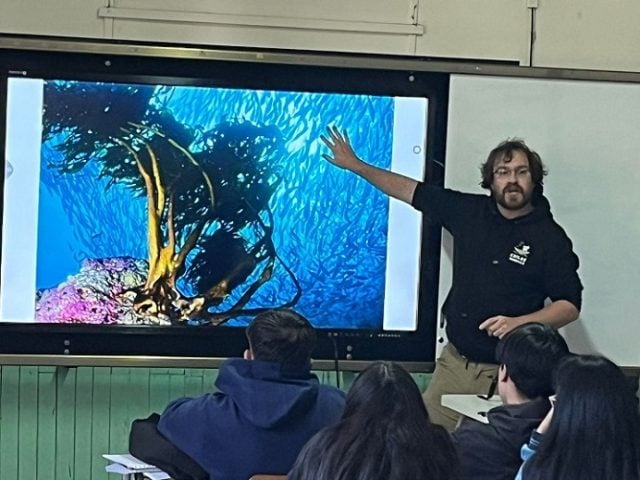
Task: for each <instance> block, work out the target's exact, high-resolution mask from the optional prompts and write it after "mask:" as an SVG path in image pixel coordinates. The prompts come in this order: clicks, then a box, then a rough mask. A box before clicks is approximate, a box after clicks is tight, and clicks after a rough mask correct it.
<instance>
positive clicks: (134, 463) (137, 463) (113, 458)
mask: <svg viewBox="0 0 640 480" xmlns="http://www.w3.org/2000/svg"><path fill="white" fill-rule="evenodd" d="M102 456H103V457H104V458H106V459H107V460H109V461H110V462H113V463H119V464H120V465H124V466H125V467H127V468H128V469H129V470H133V471H134V472H144V471H146V470H159V468H158V467H156V466H155V465H150V464H148V463H145V462H143V461H142V460H140V459H139V458H136V457H134V456H133V455H130V454H128V453H123V454H121V455H111V454H107V453H105V454H103V455H102Z"/></svg>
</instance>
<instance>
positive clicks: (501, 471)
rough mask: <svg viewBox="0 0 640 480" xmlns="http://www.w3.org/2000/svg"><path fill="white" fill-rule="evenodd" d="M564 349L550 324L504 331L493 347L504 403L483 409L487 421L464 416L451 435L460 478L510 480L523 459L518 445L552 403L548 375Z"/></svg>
mask: <svg viewBox="0 0 640 480" xmlns="http://www.w3.org/2000/svg"><path fill="white" fill-rule="evenodd" d="M568 353H569V348H568V347H567V343H566V342H565V341H564V339H563V338H562V336H561V335H560V334H559V333H558V332H557V331H556V330H555V329H553V328H552V327H550V326H548V325H542V324H540V323H528V324H525V325H522V326H520V327H516V328H515V329H514V330H512V331H511V332H509V333H508V334H507V335H506V336H504V337H503V338H502V339H501V340H500V342H499V343H498V346H497V348H496V357H497V359H498V361H499V362H500V368H499V370H498V392H499V393H500V398H501V399H502V402H503V404H504V405H501V406H499V407H495V408H492V409H491V410H489V412H488V413H487V420H488V421H489V423H488V424H484V423H480V422H478V421H476V420H472V419H470V418H463V420H462V422H461V424H460V426H459V427H458V429H457V430H456V431H455V432H453V434H452V435H451V437H452V439H453V443H454V445H455V446H456V449H457V451H458V457H459V459H460V463H461V466H462V478H463V479H465V480H503V479H504V480H507V479H508V480H511V479H513V478H514V477H515V476H516V473H517V472H518V468H519V467H520V465H521V464H522V460H521V459H520V448H521V447H522V445H523V444H525V443H526V442H527V441H528V440H529V437H530V435H531V432H532V431H533V430H534V429H535V428H536V427H537V426H538V425H539V424H540V422H541V421H542V419H543V418H544V417H545V415H546V414H547V412H548V411H549V408H550V407H551V405H550V404H549V400H548V397H549V396H550V395H552V394H553V385H552V383H553V382H552V376H553V371H554V370H555V368H556V366H557V365H558V363H559V361H560V360H561V359H562V358H564V357H565V356H566V355H568Z"/></svg>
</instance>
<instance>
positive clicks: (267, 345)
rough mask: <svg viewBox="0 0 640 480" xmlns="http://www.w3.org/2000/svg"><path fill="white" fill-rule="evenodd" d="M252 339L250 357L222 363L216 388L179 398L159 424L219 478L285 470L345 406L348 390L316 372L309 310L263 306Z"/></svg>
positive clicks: (249, 333) (236, 479) (253, 325)
mask: <svg viewBox="0 0 640 480" xmlns="http://www.w3.org/2000/svg"><path fill="white" fill-rule="evenodd" d="M247 338H248V340H249V349H248V350H246V351H245V353H244V359H229V360H227V361H225V362H224V363H223V364H222V366H221V367H220V371H219V373H218V378H217V380H216V383H215V385H216V387H217V389H218V392H215V393H209V394H206V395H203V396H201V397H199V398H182V399H179V400H176V401H174V402H173V403H171V404H170V405H169V406H168V407H167V408H166V410H165V411H164V413H163V414H162V415H161V417H160V421H159V423H158V430H159V431H160V433H161V434H162V435H164V437H166V438H167V439H168V440H169V441H170V442H171V443H173V445H175V446H176V447H177V448H178V449H180V450H182V452H184V453H186V454H187V455H188V456H189V457H191V458H192V459H193V460H195V461H196V462H197V463H198V464H200V465H201V466H202V468H203V469H204V470H206V471H207V473H208V474H209V476H210V478H212V479H215V480H246V479H248V478H249V477H251V476H252V475H254V474H256V473H265V474H286V473H287V472H288V471H289V470H290V469H291V467H292V466H293V463H294V461H295V459H296V457H297V455H298V453H299V452H300V450H301V449H302V447H303V446H304V444H305V443H306V442H307V441H308V440H309V439H310V438H311V437H312V436H313V435H314V434H315V433H317V432H318V431H319V430H321V429H322V428H324V427H326V426H328V425H330V424H333V423H334V422H336V421H337V420H338V419H339V417H340V415H341V414H342V410H343V408H344V402H345V400H344V397H345V396H344V393H343V392H341V391H340V390H338V389H336V388H334V387H330V386H326V385H321V384H320V383H319V382H318V378H317V377H316V376H315V375H313V374H312V373H311V372H310V358H311V352H312V350H313V348H314V346H315V341H316V334H315V331H314V329H313V327H312V326H311V325H310V323H309V322H308V320H306V319H305V318H304V317H302V316H301V315H299V314H297V313H295V312H293V311H291V310H272V311H269V312H266V313H262V314H260V315H258V316H257V317H256V318H255V319H254V320H253V322H252V323H251V324H250V325H249V327H248V328H247Z"/></svg>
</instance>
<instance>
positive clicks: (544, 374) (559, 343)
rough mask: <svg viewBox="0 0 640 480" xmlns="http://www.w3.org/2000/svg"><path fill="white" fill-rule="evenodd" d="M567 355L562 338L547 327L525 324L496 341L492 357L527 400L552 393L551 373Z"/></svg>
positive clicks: (566, 348)
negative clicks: (494, 354) (505, 370)
mask: <svg viewBox="0 0 640 480" xmlns="http://www.w3.org/2000/svg"><path fill="white" fill-rule="evenodd" d="M568 353H569V347H568V346H567V342H565V340H564V338H562V335H560V334H559V333H558V331H557V330H556V329H555V328H553V327H550V326H549V325H543V324H541V323H526V324H524V325H522V326H520V327H518V328H515V329H514V330H512V331H511V332H509V333H508V334H507V335H506V336H505V337H504V338H502V339H501V340H500V342H498V346H497V347H496V358H497V360H498V362H499V363H500V364H501V365H505V367H506V368H507V374H508V375H509V378H511V380H512V381H513V383H514V384H515V386H516V387H517V388H518V390H520V391H521V392H522V393H523V394H524V395H526V396H527V398H530V399H534V398H538V397H548V396H549V395H551V394H553V372H554V370H555V368H556V366H557V365H558V363H559V362H560V360H562V359H563V358H564V357H565V356H566V355H567V354H568Z"/></svg>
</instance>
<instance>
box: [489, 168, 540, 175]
mask: <svg viewBox="0 0 640 480" xmlns="http://www.w3.org/2000/svg"><path fill="white" fill-rule="evenodd" d="M513 173H515V174H516V177H517V178H526V177H528V176H529V175H530V174H531V170H529V167H520V168H516V169H515V170H512V169H510V168H507V167H499V168H496V169H495V170H494V171H493V174H494V175H495V176H496V177H498V178H509V177H511V175H512V174H513Z"/></svg>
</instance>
